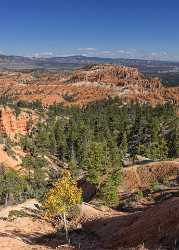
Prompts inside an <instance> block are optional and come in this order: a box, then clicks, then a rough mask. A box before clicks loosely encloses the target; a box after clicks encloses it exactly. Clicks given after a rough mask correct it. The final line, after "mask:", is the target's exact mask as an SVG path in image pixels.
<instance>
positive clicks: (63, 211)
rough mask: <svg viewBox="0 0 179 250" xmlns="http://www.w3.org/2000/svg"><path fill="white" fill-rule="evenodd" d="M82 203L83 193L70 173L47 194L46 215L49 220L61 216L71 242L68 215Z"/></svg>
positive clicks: (44, 204)
mask: <svg viewBox="0 0 179 250" xmlns="http://www.w3.org/2000/svg"><path fill="white" fill-rule="evenodd" d="M81 201H82V191H81V189H79V188H78V187H77V183H76V182H75V181H74V180H73V179H72V177H71V175H70V174H69V173H65V175H64V176H63V177H62V179H60V180H58V181H57V182H56V183H55V185H54V186H53V187H52V188H51V189H50V190H49V191H48V192H47V194H46V197H45V202H44V203H43V209H44V215H45V217H47V218H54V217H56V216H60V217H61V219H62V220H63V223H64V228H65V232H66V239H67V240H68V241H69V237H68V228H67V219H66V217H67V214H68V213H69V211H70V210H71V209H72V208H73V207H74V206H75V205H77V204H80V203H81Z"/></svg>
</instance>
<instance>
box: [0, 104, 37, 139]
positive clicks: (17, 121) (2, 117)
mask: <svg viewBox="0 0 179 250" xmlns="http://www.w3.org/2000/svg"><path fill="white" fill-rule="evenodd" d="M33 121H35V116H33V115H32V114H30V113H27V112H24V111H22V112H21V113H20V114H19V115H18V116H16V114H15V113H14V111H13V109H11V108H9V107H6V108H0V133H1V134H6V135H8V136H9V137H10V138H14V137H15V135H17V134H21V135H25V134H26V133H27V132H28V131H29V129H30V123H31V122H33Z"/></svg>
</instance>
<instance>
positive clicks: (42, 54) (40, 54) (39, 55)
mask: <svg viewBox="0 0 179 250" xmlns="http://www.w3.org/2000/svg"><path fill="white" fill-rule="evenodd" d="M52 56H53V53H52V52H37V53H34V54H33V55H32V57H36V58H48V57H52Z"/></svg>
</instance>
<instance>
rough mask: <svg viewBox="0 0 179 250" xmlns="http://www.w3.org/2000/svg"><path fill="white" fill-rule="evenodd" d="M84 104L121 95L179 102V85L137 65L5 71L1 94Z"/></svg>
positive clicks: (127, 98)
mask: <svg viewBox="0 0 179 250" xmlns="http://www.w3.org/2000/svg"><path fill="white" fill-rule="evenodd" d="M4 95H7V96H10V97H12V98H14V99H16V100H24V101H30V102H31V101H34V100H40V101H42V103H43V105H44V106H48V105H51V104H54V103H64V104H65V105H72V104H73V105H79V106H84V105H86V104H88V103H90V102H94V101H99V100H105V99H108V98H109V96H110V97H115V96H118V97H119V98H120V99H121V100H122V101H123V102H125V103H126V102H140V103H149V104H151V105H157V104H163V103H166V102H170V103H176V104H179V88H177V87H175V88H166V87H164V86H163V85H162V83H161V82H160V80H159V79H158V78H152V79H146V78H145V77H144V76H143V75H142V74H140V72H139V71H138V70H137V69H136V68H131V67H124V66H118V65H108V64H107V65H94V66H88V67H86V68H85V69H79V70H76V71H73V72H70V73H66V74H62V73H53V72H50V73H49V72H44V73H41V74H39V75H38V78H34V77H33V76H32V73H8V72H6V73H2V74H1V75H0V97H1V96H4ZM71 97H72V98H71Z"/></svg>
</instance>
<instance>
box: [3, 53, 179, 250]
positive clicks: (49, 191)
mask: <svg viewBox="0 0 179 250" xmlns="http://www.w3.org/2000/svg"><path fill="white" fill-rule="evenodd" d="M73 59H74V58H73ZM19 60H20V59H19ZM75 62H76V61H75ZM28 63H29V61H28ZM31 63H32V61H31ZM101 63H103V62H101ZM109 63H110V62H108V64H92V65H91V64H90V65H85V66H84V65H83V66H84V67H83V68H78V69H73V70H63V71H59V70H57V69H56V70H55V71H52V70H47V69H46V70H43V71H42V70H39V69H35V70H34V69H27V68H26V70H24V69H23V70H22V69H16V70H12V69H11V70H10V69H8V70H7V69H6V70H4V69H3V71H2V72H1V73H0V249H5V250H11V249H14V250H26V249H27V250H38V249H39V250H47V249H49V250H50V249H64V250H65V249H69V250H71V249H82V250H88V249H89V250H90V249H97V250H105V249H114V250H123V249H126V250H127V249H128V250H137V249H138V250H155V249H156V250H169V249H171V250H172V249H179V117H178V115H179V109H178V105H179V88H178V87H177V86H175V87H167V86H165V85H163V83H162V81H161V80H160V79H159V78H158V77H151V76H148V77H146V76H145V74H143V73H141V72H140V71H139V70H138V69H137V68H136V67H135V68H134V67H128V66H126V65H125V66H121V65H117V64H109ZM136 66H137V65H136ZM63 191H64V192H63ZM60 195H61V196H60ZM64 204H65V205H64ZM67 208H68V209H67ZM66 209H67V210H66ZM64 211H65V212H64ZM66 211H68V212H66ZM64 214H65V216H66V217H67V218H66V217H63V215H64ZM65 232H66V234H65ZM68 234H69V235H68Z"/></svg>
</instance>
